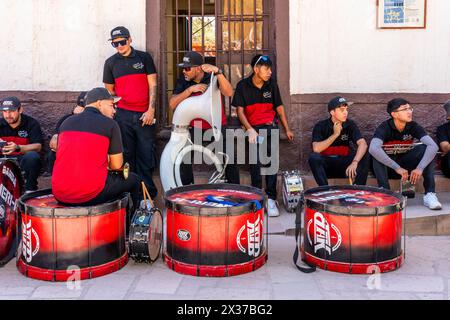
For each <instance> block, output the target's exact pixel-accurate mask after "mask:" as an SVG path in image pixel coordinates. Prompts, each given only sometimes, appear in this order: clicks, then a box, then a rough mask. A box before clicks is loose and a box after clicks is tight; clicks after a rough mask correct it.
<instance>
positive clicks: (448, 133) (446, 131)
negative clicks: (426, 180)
mask: <svg viewBox="0 0 450 320" xmlns="http://www.w3.org/2000/svg"><path fill="white" fill-rule="evenodd" d="M444 109H445V111H446V112H447V122H446V123H444V124H443V125H442V126H440V127H439V128H438V129H437V132H436V138H437V141H438V143H439V146H440V147H441V151H442V158H441V170H442V173H443V174H444V175H445V176H446V177H447V178H450V153H449V151H450V121H449V120H450V100H448V101H447V102H446V103H445V104H444Z"/></svg>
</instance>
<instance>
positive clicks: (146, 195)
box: [141, 181, 155, 208]
mask: <svg viewBox="0 0 450 320" xmlns="http://www.w3.org/2000/svg"><path fill="white" fill-rule="evenodd" d="M141 184H142V193H143V194H144V201H147V198H148V201H150V204H151V205H152V208H154V207H155V204H154V203H153V200H152V197H150V193H149V192H148V190H147V187H146V186H145V183H144V181H142V182H141Z"/></svg>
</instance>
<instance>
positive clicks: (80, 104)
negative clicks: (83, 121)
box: [47, 91, 86, 174]
mask: <svg viewBox="0 0 450 320" xmlns="http://www.w3.org/2000/svg"><path fill="white" fill-rule="evenodd" d="M85 96H86V91H83V92H81V93H80V95H79V96H78V99H77V105H76V106H75V107H74V108H73V110H72V113H69V114H66V115H65V116H63V117H62V118H61V119H59V121H58V123H57V124H56V129H55V133H54V134H53V136H52V138H51V139H50V143H49V147H50V151H49V152H48V155H47V165H48V173H50V174H52V172H53V166H54V164H55V160H56V149H57V147H58V134H59V128H60V127H61V125H62V123H63V122H64V120H66V119H67V118H68V117H70V116H73V115H77V114H80V113H82V112H83V111H84V107H85V103H84V98H85Z"/></svg>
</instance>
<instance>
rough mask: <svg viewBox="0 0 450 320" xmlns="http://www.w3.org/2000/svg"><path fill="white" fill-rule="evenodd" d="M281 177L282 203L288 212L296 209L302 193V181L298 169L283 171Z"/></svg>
mask: <svg viewBox="0 0 450 320" xmlns="http://www.w3.org/2000/svg"><path fill="white" fill-rule="evenodd" d="M282 177H283V204H284V207H285V208H286V210H287V211H288V212H294V211H295V209H297V207H298V205H299V203H300V199H301V197H302V194H303V181H302V178H301V177H300V171H298V170H294V171H284V172H283V174H282Z"/></svg>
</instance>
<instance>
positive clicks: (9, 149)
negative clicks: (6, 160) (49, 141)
mask: <svg viewBox="0 0 450 320" xmlns="http://www.w3.org/2000/svg"><path fill="white" fill-rule="evenodd" d="M17 146H18V145H17V144H15V143H14V142H8V144H7V145H6V146H4V147H3V150H2V151H3V154H5V155H10V154H12V153H14V152H17V151H16V148H17ZM19 147H20V151H19V152H20V153H27V152H31V151H36V152H40V151H41V149H42V144H40V143H31V144H22V145H19Z"/></svg>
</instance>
